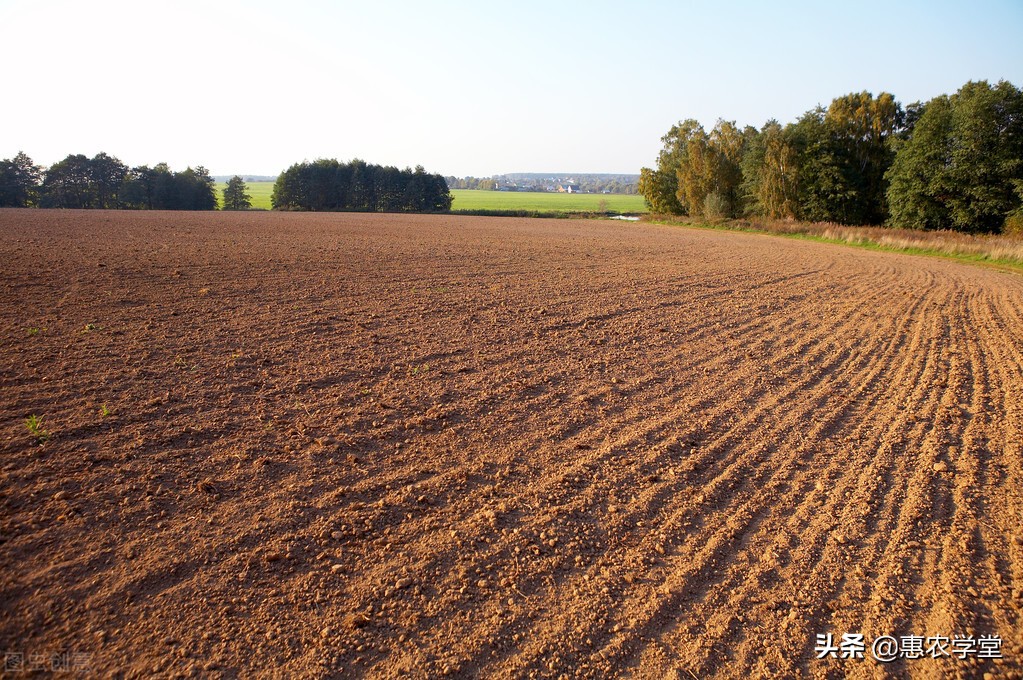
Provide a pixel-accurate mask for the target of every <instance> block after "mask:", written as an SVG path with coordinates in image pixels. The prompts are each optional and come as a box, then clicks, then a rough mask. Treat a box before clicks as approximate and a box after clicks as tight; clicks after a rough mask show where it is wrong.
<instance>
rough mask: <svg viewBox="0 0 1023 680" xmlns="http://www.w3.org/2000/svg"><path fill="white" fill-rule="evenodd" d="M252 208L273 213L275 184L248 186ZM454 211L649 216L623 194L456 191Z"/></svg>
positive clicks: (220, 193)
mask: <svg viewBox="0 0 1023 680" xmlns="http://www.w3.org/2000/svg"><path fill="white" fill-rule="evenodd" d="M225 186H226V185H225V184H224V183H223V182H217V202H218V204H219V203H220V202H222V201H223V199H224V187H225ZM246 186H248V194H249V195H250V196H252V207H253V208H255V209H257V210H270V194H271V193H273V188H274V183H273V182H247V183H246ZM451 195H452V196H453V197H454V199H455V200H454V203H453V204H452V205H451V209H452V210H535V211H542V212H566V213H569V212H597V211H598V210H600V202H601V201H607V208H606V209H607V210H608V211H611V212H619V213H645V212H647V207H646V205H645V204H644V203H643V197H642V196H638V195H623V194H554V193H550V194H548V193H540V192H532V191H529V192H510V191H475V190H472V189H454V190H452V192H451Z"/></svg>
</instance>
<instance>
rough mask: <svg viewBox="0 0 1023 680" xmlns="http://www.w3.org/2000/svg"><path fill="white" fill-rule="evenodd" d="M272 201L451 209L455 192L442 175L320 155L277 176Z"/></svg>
mask: <svg viewBox="0 0 1023 680" xmlns="http://www.w3.org/2000/svg"><path fill="white" fill-rule="evenodd" d="M271 203H272V204H273V207H274V208H275V209H277V210H355V211H368V212H439V211H444V210H448V209H450V208H451V193H450V192H449V191H448V186H447V184H446V183H445V182H444V178H443V177H441V176H440V175H432V174H428V173H427V172H426V171H425V170H424V169H423V167H422V166H417V167H416V169H415V170H411V169H409V168H406V169H404V170H399V169H398V168H395V167H382V166H379V165H369V164H367V163H365V162H364V161H361V160H358V159H356V160H353V161H351V162H350V163H339V162H338V161H337V160H333V159H331V160H326V159H320V160H317V161H314V162H312V163H309V162H304V163H296V164H295V165H292V166H291V167H290V168H288V169H287V170H285V171H284V172H282V173H281V174H280V176H278V178H277V181H276V182H275V183H274V190H273V195H272V196H271Z"/></svg>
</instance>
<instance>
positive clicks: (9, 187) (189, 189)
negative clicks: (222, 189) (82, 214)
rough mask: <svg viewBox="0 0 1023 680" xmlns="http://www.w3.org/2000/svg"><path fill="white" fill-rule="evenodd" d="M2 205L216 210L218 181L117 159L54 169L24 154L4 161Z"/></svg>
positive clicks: (75, 160)
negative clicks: (130, 165) (42, 165)
mask: <svg viewBox="0 0 1023 680" xmlns="http://www.w3.org/2000/svg"><path fill="white" fill-rule="evenodd" d="M0 206H2V207H17V208H26V207H40V208H106V209H112V208H124V209H145V210H215V209H216V207H217V197H216V193H215V191H214V182H213V178H212V177H210V174H209V172H207V171H206V169H205V168H203V167H202V166H198V167H196V168H194V169H193V168H191V167H189V168H186V169H185V170H182V171H179V172H174V171H173V170H171V169H170V168H169V167H168V166H167V164H166V163H158V164H157V165H155V166H153V167H149V166H147V165H141V166H138V167H135V168H129V167H128V166H127V165H125V164H124V163H122V162H121V161H120V160H118V159H117V158H116V157H114V156H109V155H107V154H106V153H98V154H96V155H95V156H93V157H92V158H89V157H87V156H84V155H82V154H72V155H69V156H68V157H67V158H65V159H64V160H62V161H59V162H57V163H54V164H53V165H52V166H50V167H49V168H48V169H45V170H44V169H43V168H42V167H41V166H38V165H36V164H35V163H34V162H33V161H32V159H31V158H29V157H28V156H27V155H26V154H25V153H24V152H21V153H18V155H17V156H15V157H14V158H8V159H4V160H2V161H0Z"/></svg>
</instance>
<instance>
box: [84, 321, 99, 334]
mask: <svg viewBox="0 0 1023 680" xmlns="http://www.w3.org/2000/svg"><path fill="white" fill-rule="evenodd" d="M95 330H99V326H97V325H96V324H94V323H87V324H85V326H84V327H83V328H82V332H83V333H91V332H92V331H95Z"/></svg>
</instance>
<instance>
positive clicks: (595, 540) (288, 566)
mask: <svg viewBox="0 0 1023 680" xmlns="http://www.w3.org/2000/svg"><path fill="white" fill-rule="evenodd" d="M0 275H2V279H0V323H2V327H0V342H2V345H0V455H2V459H0V466H2V469H0V479H2V497H0V520H2V525H0V529H2V534H0V651H5V652H20V653H22V654H24V655H25V656H24V657H22V658H23V660H24V662H25V664H26V667H27V664H29V663H32V662H33V659H34V662H39V661H40V659H39V657H34V656H33V655H38V654H52V653H64V654H66V655H68V656H65V657H62V658H63V659H64V662H65V663H71V664H78V665H77V666H75V668H76V669H77V671H78V672H80V673H82V674H89V675H98V676H108V677H109V676H113V677H122V676H123V677H148V676H151V675H159V676H173V675H178V674H181V675H187V676H201V677H251V676H271V677H281V678H290V677H320V676H371V677H395V676H400V675H402V674H408V675H410V676H412V677H419V678H427V677H435V676H438V675H441V674H450V675H453V676H458V677H467V676H468V677H472V676H484V677H527V676H539V677H558V676H561V675H562V674H564V675H565V676H567V677H606V676H609V675H634V676H636V677H650V678H661V677H676V678H693V677H696V678H705V677H729V678H735V677H741V676H750V677H807V678H810V677H841V676H843V675H849V676H852V677H883V676H886V675H891V676H914V677H964V678H965V677H984V676H985V674H990V675H992V676H994V677H1015V678H1020V677H1023V673H1021V671H1023V665H1021V652H1023V623H1021V619H1020V614H1021V607H1023V450H1021V443H1023V431H1021V430H1023V394H1021V392H1023V343H1021V338H1023V278H1021V277H1019V276H1017V275H1013V274H1006V273H1000V272H995V271H991V270H987V269H982V268H978V267H972V266H967V265H961V264H958V263H954V262H949V261H944V260H938V259H930V258H919V257H912V256H905V255H895V254H886V253H876V252H868V251H863V250H856V249H852V248H847V247H842V246H832V245H822V244H816V243H808V242H797V241H791V240H785V239H780V238H775V237H767V236H754V235H744V234H734V233H721V232H710V231H698V230H687V229H679V228H670V227H657V226H643V225H623V224H618V223H612V222H606V221H600V222H591V221H565V220H545V221H531V220H514V219H484V218H458V217H446V216H418V217H407V216H394V215H336V214H335V215H312V214H271V213H260V214H229V213H224V214H186V213H177V214H175V213H132V212H57V211H10V210H9V211H0ZM33 329H36V330H33ZM33 414H34V415H38V416H40V417H41V423H42V428H43V429H44V430H46V431H47V432H48V433H49V438H48V439H47V440H46V441H44V442H42V443H37V442H36V441H35V439H34V437H33V436H32V435H31V434H30V432H29V430H28V428H27V427H26V423H25V419H26V417H27V416H29V415H33ZM818 633H820V634H825V633H832V634H833V635H834V636H835V640H836V642H837V641H838V640H839V639H840V638H841V636H842V634H843V633H862V634H864V635H865V636H866V637H865V640H866V643H867V650H866V651H867V658H865V659H862V660H850V659H830V658H829V659H824V660H817V659H816V653H815V647H816V642H817V639H816V635H817V634H818ZM886 634H887V635H893V636H896V637H899V636H910V635H919V636H948V637H949V638H954V637H957V636H958V637H968V636H973V637H974V638H975V639H977V638H980V637H981V636H999V637H1000V638H1001V639H1002V646H1001V651H1002V654H1003V656H1004V658H1003V659H1000V660H990V659H980V658H978V654H977V653H976V652H974V653H972V654H968V655H967V658H966V659H965V660H960V659H957V658H944V657H943V658H939V659H937V660H934V659H930V658H927V659H922V660H905V659H899V660H897V661H896V662H894V663H892V664H889V665H884V664H881V663H879V662H877V661H875V660H873V659H872V658H870V644H871V641H872V640H874V639H876V638H877V636H880V635H886ZM69 660H70V661H69ZM7 661H8V663H14V662H15V658H14V657H8V659H7Z"/></svg>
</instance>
